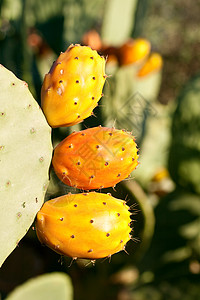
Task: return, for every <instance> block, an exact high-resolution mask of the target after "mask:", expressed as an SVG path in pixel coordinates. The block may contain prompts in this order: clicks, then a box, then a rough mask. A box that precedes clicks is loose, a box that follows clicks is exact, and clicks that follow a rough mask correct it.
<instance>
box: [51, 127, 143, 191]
mask: <svg viewBox="0 0 200 300" xmlns="http://www.w3.org/2000/svg"><path fill="white" fill-rule="evenodd" d="M137 151H138V149H137V145H136V143H135V138H134V137H133V136H132V135H131V134H130V133H129V132H125V131H123V130H117V129H115V128H108V127H101V126H100V127H93V128H88V129H86V130H83V131H79V132H74V133H72V134H70V135H69V136H68V137H67V138H65V139H64V140H63V141H62V142H61V143H59V144H58V145H57V147H56V148H55V150H54V155H53V160H52V163H53V167H54V170H55V173H56V174H57V176H58V177H59V179H60V180H62V181H63V182H64V183H65V184H67V185H69V186H73V187H77V188H80V189H83V190H89V189H99V188H106V187H112V186H114V185H115V184H117V183H118V182H120V181H121V180H123V179H125V178H127V177H128V176H129V175H130V173H131V172H132V171H133V170H134V169H135V168H136V166H137V165H138V161H137V159H138V154H137Z"/></svg>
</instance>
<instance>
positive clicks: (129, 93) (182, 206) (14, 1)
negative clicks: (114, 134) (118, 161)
mask: <svg viewBox="0 0 200 300" xmlns="http://www.w3.org/2000/svg"><path fill="white" fill-rule="evenodd" d="M0 12H1V16H0V63H1V64H3V65H4V66H6V67H7V68H8V69H10V70H12V71H13V72H14V73H15V74H16V75H17V76H18V77H19V78H21V79H23V80H25V81H27V82H28V84H29V88H30V90H31V92H32V93H33V95H34V97H35V98H36V99H37V101H38V102H39V104H40V89H41V85H42V81H43V78H44V75H45V73H47V72H48V71H49V68H50V66H51V64H52V62H53V61H54V60H55V59H56V58H57V56H58V55H59V53H60V52H61V51H65V50H66V48H67V47H68V46H69V45H70V44H71V43H81V44H85V45H90V46H91V47H92V48H94V49H97V50H98V51H99V53H101V54H102V55H106V56H107V74H108V75H112V76H111V77H109V78H108V79H107V82H106V85H105V89H104V97H103V98H102V100H101V101H100V105H99V106H98V107H97V108H96V110H95V111H94V113H95V116H96V117H95V116H93V117H90V118H88V119H87V120H85V121H84V122H83V123H82V124H79V125H77V126H76V127H73V128H68V129H66V128H64V129H56V130H53V142H54V144H56V143H57V142H59V141H60V140H61V139H63V138H64V137H65V136H67V135H68V134H69V133H70V132H71V131H72V130H74V129H76V130H79V129H83V128H86V127H92V126H97V125H100V124H101V125H109V126H116V127H117V128H124V129H126V130H130V131H132V132H133V134H134V135H135V136H136V141H137V143H138V144H139V147H140V166H139V167H138V169H137V170H136V171H134V172H133V177H134V179H132V178H130V179H128V180H125V181H124V182H122V183H120V184H118V185H117V186H116V187H115V189H106V190H103V191H102V192H111V193H112V195H113V196H115V197H117V198H121V199H127V201H128V204H129V205H130V206H132V207H133V212H134V214H133V228H134V229H133V235H134V237H135V240H134V241H130V242H129V243H128V245H127V252H128V255H127V253H125V252H122V253H118V254H116V255H114V256H112V258H111V261H109V260H108V259H107V260H100V261H97V262H96V265H95V266H93V265H92V264H91V263H90V262H89V261H85V260H78V261H77V262H73V263H71V261H70V259H68V258H60V257H59V255H57V254H56V253H54V252H53V251H51V250H50V249H48V248H47V247H42V246H41V245H40V243H39V242H38V240H37V238H36V235H35V232H34V230H33V229H30V231H29V232H28V234H27V235H26V237H25V238H24V239H23V240H22V241H21V242H20V244H19V247H17V248H16V249H15V250H14V251H13V253H12V254H11V255H10V256H9V258H8V259H7V260H6V261H5V263H4V265H3V266H2V268H1V269H0V291H1V298H2V299H4V298H5V297H7V295H8V294H9V293H10V292H11V291H13V289H14V288H16V287H19V286H20V285H21V284H24V283H25V282H26V281H27V280H28V279H30V278H34V277H36V276H38V275H41V274H47V275H48V273H52V274H54V272H56V273H55V276H57V273H59V274H61V275H62V276H64V275H65V274H67V275H68V277H67V280H68V281H67V285H66V284H65V282H63V281H62V282H61V283H60V284H61V286H60V288H59V291H61V290H62V291H63V293H62V296H58V294H55V295H56V296H55V298H52V299H58V298H59V297H60V298H59V299H72V291H71V290H72V289H73V291H74V292H73V293H74V296H73V299H75V300H86V299H87V300H90V299H91V300H94V299H95V300H98V299H106V300H107V299H108V300H147V299H148V300H149V299H153V300H165V299H169V300H179V299H181V300H198V299H199V295H200V143H199V138H200V121H199V120H200V75H199V74H200V57H199V52H200V31H199V15H200V1H199V0H196V1H195V2H192V1H186V0H182V1H180V0H173V1H172V0H170V1H168V2H164V1H159V0H151V1H147V0H140V1H136V0H127V1H120V0H109V1H108V0H107V1H106V0H92V1H86V0H77V1H73V0H57V1H55V0H48V1H47V0H1V2H0ZM138 38H142V39H144V40H145V41H146V44H145V45H146V46H148V45H150V48H149V50H148V51H147V54H146V55H143V57H142V58H138V59H136V60H135V61H134V62H133V61H130V62H129V63H124V61H123V60H122V59H119V57H121V56H120V55H121V53H122V52H123V51H124V50H122V49H124V48H126V45H127V41H128V40H129V42H130V41H134V40H136V39H138ZM130 39H131V40H130ZM147 48H148V47H147ZM123 53H124V52H123ZM152 53H158V54H159V55H160V57H161V60H162V62H163V64H162V63H161V64H159V65H157V67H156V66H154V67H152V66H151V68H150V69H149V70H148V72H147V74H146V75H144V76H139V75H138V74H139V72H140V71H141V69H142V68H143V66H144V65H145V63H146V61H147V60H148V58H149V56H150V55H151V54H152ZM127 55H128V54H127ZM127 55H125V59H127ZM50 175H51V182H50V186H49V189H48V192H47V195H46V199H47V200H48V199H50V198H53V197H56V196H57V195H62V194H64V193H66V192H69V191H72V192H78V191H77V190H72V189H70V188H67V187H66V186H64V185H63V184H62V183H61V182H59V180H58V179H57V178H56V176H55V174H54V172H53V170H51V173H50ZM1 246H3V245H1ZM69 266H70V267H69ZM63 273H64V274H63ZM68 278H70V279H68ZM51 280H53V282H54V280H55V281H56V280H57V279H56V277H55V278H53V277H52V278H51V279H50V283H49V286H48V285H45V287H43V292H45V291H46V293H47V294H44V295H46V296H44V297H46V298H48V291H49V287H50V286H53V283H52V282H51ZM62 280H63V279H62ZM38 282H39V283H38ZM42 282H43V277H41V280H40V277H38V281H36V283H35V284H36V286H37V284H39V288H41V286H42ZM27 285H28V287H29V288H28V292H29V293H30V294H29V295H31V294H33V293H34V292H35V291H36V290H37V289H38V286H37V287H36V286H35V285H34V284H33V285H31V288H30V285H29V282H28V283H27ZM47 286H48V287H47ZM25 287H27V286H26V283H25V286H24V285H23V286H22V287H21V290H20V292H21V291H22V293H23V291H25V292H24V294H20V299H27V294H26V292H27V288H25ZM72 287H73V288H72ZM45 289H46V290H45ZM67 290H68V291H70V292H69V293H67V292H66V294H65V291H67ZM52 293H53V292H52ZM68 294H70V295H68ZM16 295H18V292H17V291H16V294H11V295H10V298H9V296H8V299H13V300H14V299H19V296H16ZM23 295H24V296H23ZM63 295H64V296H63ZM66 295H68V296H66ZM17 297H18V298H17ZM62 297H63V298H62ZM30 299H31V298H30ZM48 299H50V298H48Z"/></svg>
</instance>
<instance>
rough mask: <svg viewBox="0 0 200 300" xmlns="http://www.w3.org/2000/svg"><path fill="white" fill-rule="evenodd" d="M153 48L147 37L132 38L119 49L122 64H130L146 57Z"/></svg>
mask: <svg viewBox="0 0 200 300" xmlns="http://www.w3.org/2000/svg"><path fill="white" fill-rule="evenodd" d="M150 50H151V44H150V42H149V41H147V40H146V39H142V38H138V39H135V40H134V39H130V40H128V41H127V42H126V43H125V44H123V45H122V46H121V47H120V48H119V51H118V59H119V63H120V65H129V64H133V63H136V62H138V61H141V60H143V59H145V58H146V57H147V56H148V55H149V53H150Z"/></svg>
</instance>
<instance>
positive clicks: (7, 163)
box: [0, 65, 52, 264]
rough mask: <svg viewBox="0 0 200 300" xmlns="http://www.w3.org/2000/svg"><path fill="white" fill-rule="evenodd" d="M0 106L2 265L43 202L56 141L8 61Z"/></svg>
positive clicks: (0, 71)
mask: <svg viewBox="0 0 200 300" xmlns="http://www.w3.org/2000/svg"><path fill="white" fill-rule="evenodd" d="M0 110H1V111H0V168H1V174H0V190H1V195H0V243H1V245H4V246H3V247H1V250H0V264H2V263H3V261H4V260H5V258H6V257H7V256H8V255H9V254H10V253H11V252H12V251H13V249H14V248H15V247H16V246H17V245H18V243H19V241H20V240H21V238H22V237H23V236H24V235H25V234H26V232H27V231H28V229H29V227H30V226H31V224H32V222H33V220H34V218H35V215H36V213H37V211H38V210H39V209H40V207H41V205H42V203H43V200H44V194H45V191H46V188H47V186H48V181H49V178H48V177H49V175H48V170H49V165H50V162H51V156H52V144H51V128H50V127H49V125H48V124H47V122H46V120H45V117H44V115H43V113H42V111H41V109H40V107H39V106H38V104H37V102H36V101H35V100H34V98H33V97H32V95H31V94H30V92H29V90H28V86H27V84H26V83H25V82H23V81H21V80H19V79H18V78H16V77H15V75H14V74H13V73H12V72H10V71H9V70H7V69H6V68H5V67H3V66H2V65H1V66H0ZM5 241H6V243H5Z"/></svg>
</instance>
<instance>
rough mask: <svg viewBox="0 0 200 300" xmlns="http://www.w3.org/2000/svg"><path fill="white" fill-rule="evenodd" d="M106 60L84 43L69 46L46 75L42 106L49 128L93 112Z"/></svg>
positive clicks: (66, 124) (80, 119)
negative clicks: (82, 44) (83, 44)
mask: <svg viewBox="0 0 200 300" xmlns="http://www.w3.org/2000/svg"><path fill="white" fill-rule="evenodd" d="M106 77H107V76H106V75H105V59H104V57H103V56H100V55H99V54H98V53H97V51H95V50H92V49H91V48H90V47H87V46H80V45H78V44H76V45H71V46H69V48H68V49H67V50H66V51H65V52H64V53H61V54H60V56H59V57H58V59H57V60H56V61H55V62H54V63H53V65H52V67H51V69H50V71H49V73H48V74H46V75H45V78H44V82H43V85H42V90H41V105H42V109H43V112H44V114H45V116H46V118H47V121H48V123H49V125H50V126H51V127H62V126H66V127H67V126H72V125H75V124H78V123H80V122H82V121H83V120H84V119H85V118H87V117H89V116H90V115H91V114H92V111H93V109H94V108H95V107H96V106H97V103H98V101H99V99H100V98H101V96H102V89H103V86H104V83H105V80H106Z"/></svg>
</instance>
